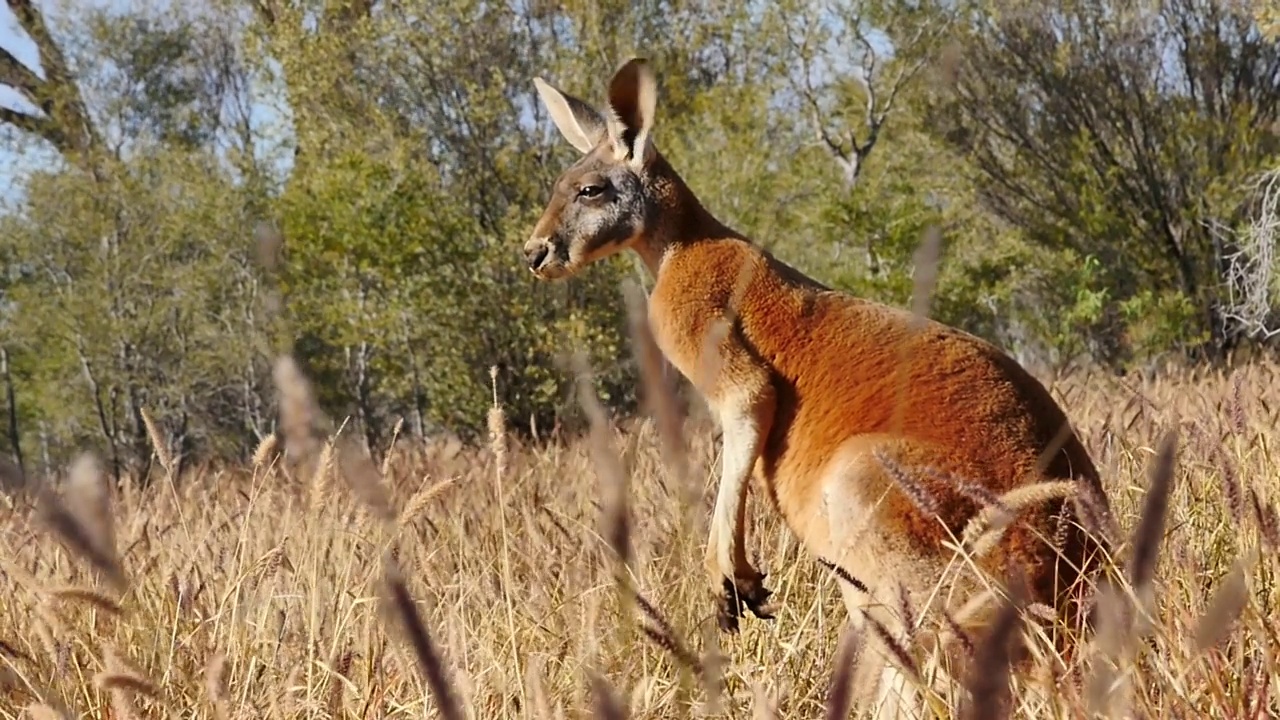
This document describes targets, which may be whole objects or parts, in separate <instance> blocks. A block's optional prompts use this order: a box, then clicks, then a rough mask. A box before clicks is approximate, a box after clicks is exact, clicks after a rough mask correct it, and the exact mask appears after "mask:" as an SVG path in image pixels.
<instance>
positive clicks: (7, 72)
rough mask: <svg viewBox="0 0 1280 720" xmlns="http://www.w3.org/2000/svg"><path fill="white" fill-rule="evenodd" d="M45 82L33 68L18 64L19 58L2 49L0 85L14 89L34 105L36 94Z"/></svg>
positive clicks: (0, 50)
mask: <svg viewBox="0 0 1280 720" xmlns="http://www.w3.org/2000/svg"><path fill="white" fill-rule="evenodd" d="M43 82H44V81H43V80H41V79H40V76H39V75H36V74H35V72H34V71H32V70H31V68H29V67H27V66H26V65H23V64H22V63H20V62H18V58H16V57H14V56H13V54H12V53H10V52H9V51H8V50H5V49H4V48H0V84H4V85H8V86H10V87H12V88H13V89H14V90H17V91H18V92H20V93H22V94H23V95H24V96H25V97H26V99H27V100H29V101H31V102H32V103H34V102H36V100H35V94H36V92H37V91H38V90H39V89H40V85H41V84H42V83H43Z"/></svg>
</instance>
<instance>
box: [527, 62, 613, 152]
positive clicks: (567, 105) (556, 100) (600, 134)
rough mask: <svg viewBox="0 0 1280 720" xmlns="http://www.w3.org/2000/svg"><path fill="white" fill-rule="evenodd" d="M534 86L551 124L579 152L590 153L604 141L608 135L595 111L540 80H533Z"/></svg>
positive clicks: (602, 121)
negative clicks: (552, 123)
mask: <svg viewBox="0 0 1280 720" xmlns="http://www.w3.org/2000/svg"><path fill="white" fill-rule="evenodd" d="M533 86H534V87H535V88H537V89H538V96H539V97H541V98H542V104H543V105H545V106H546V108H547V112H548V113H549V114H550V115H551V120H552V122H554V123H555V124H556V127H557V128H559V129H560V134H561V135H563V136H564V139H565V140H568V141H569V144H570V145H572V146H574V147H575V148H577V149H578V151H579V152H581V153H583V154H586V153H589V152H591V149H592V148H594V147H595V146H596V144H597V143H599V142H600V141H601V140H602V139H604V137H605V134H606V133H607V132H608V129H607V127H606V125H605V118H604V116H603V115H602V114H600V112H599V111H597V110H596V109H595V108H593V107H591V106H590V105H588V104H587V103H585V102H583V101H581V100H579V99H578V98H576V97H574V96H572V95H567V94H565V93H562V92H560V91H559V90H557V89H555V88H554V87H552V86H551V85H550V84H549V83H548V82H547V81H545V80H543V79H542V78H539V77H536V78H534V79H533Z"/></svg>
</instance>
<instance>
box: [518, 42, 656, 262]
mask: <svg viewBox="0 0 1280 720" xmlns="http://www.w3.org/2000/svg"><path fill="white" fill-rule="evenodd" d="M534 83H535V85H536V86H537V88H538V94H539V95H540V96H541V97H542V101H543V104H544V105H545V106H546V107H547V110H548V112H549V113H550V115H551V118H552V120H553V121H554V122H555V124H556V127H557V128H559V129H560V132H561V134H562V135H564V137H565V139H566V140H568V141H569V142H570V143H571V144H572V145H573V146H574V147H576V148H578V150H579V151H581V152H582V153H584V156H583V157H582V159H580V160H579V161H578V162H576V163H574V164H573V166H571V167H570V168H569V169H568V170H566V171H565V172H564V173H563V174H562V175H561V176H560V177H559V178H557V179H556V182H555V185H554V186H553V188H552V194H551V200H550V201H549V202H548V204H547V208H546V210H544V211H543V213H542V217H541V218H540V219H539V220H538V224H537V225H536V226H535V227H534V231H533V235H532V237H530V238H529V240H528V241H527V242H526V243H525V245H524V254H525V261H526V263H527V264H528V266H529V270H530V271H532V272H533V274H534V275H535V276H537V277H538V278H539V279H543V280H556V279H561V278H567V277H570V276H572V275H574V274H575V273H577V272H578V271H579V270H581V269H582V268H583V267H585V266H587V265H589V264H591V263H593V262H595V261H597V260H600V259H602V258H605V257H608V256H610V255H613V254H615V253H617V252H620V251H621V250H623V249H625V248H627V247H629V246H630V245H632V244H633V243H635V242H636V241H637V240H639V239H640V238H642V237H643V236H644V234H645V231H646V229H647V225H648V218H649V216H650V214H651V213H650V212H649V208H650V206H651V205H652V198H650V196H649V192H648V189H647V188H646V185H645V182H644V177H645V173H644V169H645V166H646V163H647V162H648V161H649V160H650V159H651V157H652V154H653V152H654V150H653V145H652V143H651V141H650V139H649V129H650V127H651V126H652V122H653V111H654V105H655V96H656V92H655V83H654V80H653V77H652V74H651V72H650V71H649V68H648V65H647V63H646V62H645V61H644V60H640V59H635V60H631V61H630V62H628V63H627V64H625V65H623V66H622V68H621V69H619V70H618V72H617V73H615V74H614V77H613V80H612V81H611V82H610V85H609V108H608V113H607V114H603V113H600V112H598V111H596V110H595V109H594V108H592V107H591V106H589V105H587V104H586V103H584V102H583V101H581V100H579V99H577V98H575V97H573V96H570V95H566V94H564V93H562V92H560V91H559V90H557V89H555V88H553V87H551V86H550V85H548V84H547V83H545V82H543V81H542V80H540V79H537V80H535V81H534Z"/></svg>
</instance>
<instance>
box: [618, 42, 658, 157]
mask: <svg viewBox="0 0 1280 720" xmlns="http://www.w3.org/2000/svg"><path fill="white" fill-rule="evenodd" d="M657 104H658V83H657V81H656V80H655V79H654V77H653V70H652V69H651V68H650V66H649V61H648V60H646V59H645V58H632V59H631V60H628V61H627V63H626V64H625V65H623V66H622V67H620V68H618V71H617V72H616V73H614V75H613V79H612V80H610V81H609V110H610V112H611V114H612V116H613V117H611V118H610V122H609V137H610V139H611V140H612V141H613V145H614V149H615V151H616V153H617V156H618V159H619V160H626V161H628V162H630V163H632V164H633V165H636V166H640V165H643V164H644V163H645V161H646V160H648V159H649V155H650V152H651V151H652V149H653V143H652V141H651V139H650V136H649V131H650V130H651V129H653V115H654V111H655V109H656V108H657Z"/></svg>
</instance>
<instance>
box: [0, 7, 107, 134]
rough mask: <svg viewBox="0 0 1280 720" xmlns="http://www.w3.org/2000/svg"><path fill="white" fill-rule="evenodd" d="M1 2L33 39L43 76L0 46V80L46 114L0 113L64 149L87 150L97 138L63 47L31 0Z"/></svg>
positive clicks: (11, 121)
mask: <svg viewBox="0 0 1280 720" xmlns="http://www.w3.org/2000/svg"><path fill="white" fill-rule="evenodd" d="M6 3H7V4H8V6H9V9H10V10H11V11H13V14H14V17H16V18H17V19H18V24H19V25H21V26H22V29H23V31H24V32H26V34H27V35H28V36H29V37H30V38H31V41H32V42H34V43H35V45H36V50H37V51H39V54H40V66H41V67H42V68H43V69H44V75H45V79H44V80H41V79H40V78H39V77H38V76H37V75H36V74H35V73H34V72H33V71H32V70H31V69H30V68H27V67H25V66H23V65H22V64H21V63H18V62H17V59H16V58H14V57H13V55H11V54H10V53H8V52H3V51H0V53H2V54H0V82H5V83H7V84H11V85H13V87H14V88H15V89H17V90H19V91H21V92H22V93H23V94H24V95H26V96H27V97H28V99H30V100H31V101H32V102H33V104H35V105H36V106H38V107H39V108H40V109H41V111H43V112H44V114H45V115H46V116H48V120H41V119H40V118H33V117H31V116H29V115H25V114H23V113H15V112H6V113H4V114H3V115H0V119H3V120H4V121H5V122H7V123H9V124H10V125H13V126H14V127H16V128H18V129H19V130H23V131H26V132H32V133H35V134H37V135H39V136H40V137H42V138H44V139H45V140H47V141H48V142H49V143H51V144H52V145H53V146H54V147H56V148H58V150H59V151H60V152H62V153H63V154H64V155H67V154H71V153H76V154H83V153H87V152H88V151H90V150H92V149H93V148H95V147H97V146H98V144H99V138H98V134H97V132H96V129H95V128H94V126H93V122H92V121H91V120H90V118H89V112H88V110H87V109H86V107H85V104H84V99H83V97H82V96H81V94H80V89H79V87H78V86H77V85H76V82H75V79H74V78H73V77H72V74H71V71H70V69H69V68H68V65H67V60H66V56H65V55H63V53H62V48H61V47H60V46H59V45H58V43H57V42H56V41H55V40H54V39H53V35H52V34H51V33H50V32H49V26H48V25H47V24H46V23H45V21H44V16H43V15H42V14H41V13H40V11H39V10H38V9H37V8H36V7H35V4H34V3H32V2H31V0H6Z"/></svg>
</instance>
